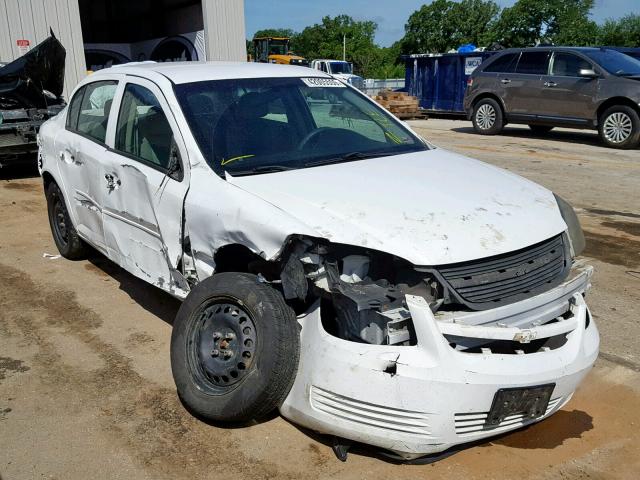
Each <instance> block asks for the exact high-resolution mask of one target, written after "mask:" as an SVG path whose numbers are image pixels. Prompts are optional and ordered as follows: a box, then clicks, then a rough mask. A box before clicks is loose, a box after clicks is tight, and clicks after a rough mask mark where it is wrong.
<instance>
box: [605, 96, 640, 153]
mask: <svg viewBox="0 0 640 480" xmlns="http://www.w3.org/2000/svg"><path fill="white" fill-rule="evenodd" d="M598 123H599V127H598V131H599V133H600V138H601V139H602V141H603V142H604V143H605V144H606V145H607V146H609V147H613V148H623V149H628V148H635V147H637V146H638V144H639V143H640V116H638V112H636V111H635V110H634V109H633V108H631V107H628V106H626V105H615V106H613V107H610V108H608V109H607V110H605V112H604V113H603V114H602V115H601V116H600V119H599V122H598Z"/></svg>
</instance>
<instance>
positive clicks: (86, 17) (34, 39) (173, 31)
mask: <svg viewBox="0 0 640 480" xmlns="http://www.w3.org/2000/svg"><path fill="white" fill-rule="evenodd" d="M50 29H51V30H53V32H54V34H55V35H56V37H57V38H58V39H59V40H60V42H61V43H62V44H63V45H64V47H65V49H66V50H67V58H66V65H65V96H66V97H68V94H69V92H70V91H71V90H72V89H73V88H74V87H75V85H76V84H77V83H78V82H79V81H80V80H81V79H82V78H84V77H85V76H86V75H87V70H88V69H91V68H102V67H103V66H108V65H110V64H113V63H121V62H126V61H137V60H148V59H152V60H159V61H166V60H174V59H183V60H205V59H206V60H235V61H244V60H246V40H245V24H244V0H133V1H132V0H0V62H9V61H12V60H14V59H16V58H18V57H20V56H21V55H23V54H24V53H26V52H27V51H28V50H29V49H30V48H32V47H34V46H35V45H37V44H38V43H40V42H41V41H42V40H44V39H45V38H47V37H48V36H49V31H50ZM87 63H89V65H87Z"/></svg>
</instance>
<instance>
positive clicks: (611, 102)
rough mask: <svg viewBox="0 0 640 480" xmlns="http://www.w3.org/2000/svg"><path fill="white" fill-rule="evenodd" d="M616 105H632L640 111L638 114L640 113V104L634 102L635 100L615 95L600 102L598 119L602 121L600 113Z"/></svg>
mask: <svg viewBox="0 0 640 480" xmlns="http://www.w3.org/2000/svg"><path fill="white" fill-rule="evenodd" d="M615 105H624V106H626V107H631V108H633V109H634V110H635V111H636V112H638V115H640V108H638V105H636V104H635V103H633V100H630V99H628V98H627V97H613V98H609V99H607V100H606V101H604V102H602V104H600V106H599V107H598V111H597V116H596V121H597V122H598V123H600V115H602V114H603V113H604V111H605V110H606V109H607V108H610V107H613V106H615Z"/></svg>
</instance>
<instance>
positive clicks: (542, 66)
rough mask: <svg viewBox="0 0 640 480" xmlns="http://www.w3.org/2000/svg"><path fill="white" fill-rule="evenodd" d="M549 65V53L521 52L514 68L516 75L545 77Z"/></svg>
mask: <svg viewBox="0 0 640 480" xmlns="http://www.w3.org/2000/svg"><path fill="white" fill-rule="evenodd" d="M548 65H549V52H544V51H542V52H522V55H520V61H519V62H518V66H517V67H516V73H524V74H529V75H546V74H547V69H548Z"/></svg>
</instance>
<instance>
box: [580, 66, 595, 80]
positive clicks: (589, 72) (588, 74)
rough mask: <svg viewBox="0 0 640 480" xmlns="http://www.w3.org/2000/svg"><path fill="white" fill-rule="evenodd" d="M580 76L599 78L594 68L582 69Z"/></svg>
mask: <svg viewBox="0 0 640 480" xmlns="http://www.w3.org/2000/svg"><path fill="white" fill-rule="evenodd" d="M578 75H580V76H581V77H584V78H598V76H599V75H598V74H597V73H596V71H595V70H594V69H592V68H581V69H580V71H579V72H578Z"/></svg>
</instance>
